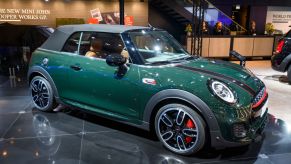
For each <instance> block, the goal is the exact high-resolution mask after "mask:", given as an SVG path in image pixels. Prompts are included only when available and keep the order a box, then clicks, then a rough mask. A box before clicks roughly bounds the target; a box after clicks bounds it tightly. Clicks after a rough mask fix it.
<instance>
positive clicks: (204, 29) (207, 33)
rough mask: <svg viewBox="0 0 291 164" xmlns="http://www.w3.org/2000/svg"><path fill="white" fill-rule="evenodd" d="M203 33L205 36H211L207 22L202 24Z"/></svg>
mask: <svg viewBox="0 0 291 164" xmlns="http://www.w3.org/2000/svg"><path fill="white" fill-rule="evenodd" d="M202 33H203V35H209V28H208V23H207V22H205V21H203V22H202Z"/></svg>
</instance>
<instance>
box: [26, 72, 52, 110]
mask: <svg viewBox="0 0 291 164" xmlns="http://www.w3.org/2000/svg"><path fill="white" fill-rule="evenodd" d="M30 93H31V98H32V102H33V103H34V105H35V107H36V108H37V109H38V110H40V111H45V112H49V111H52V110H53V108H54V107H55V106H56V105H55V103H54V96H53V90H52V87H51V85H50V83H49V82H48V81H47V80H46V79H45V78H43V77H41V76H35V77H34V78H33V79H32V80H31V82H30Z"/></svg>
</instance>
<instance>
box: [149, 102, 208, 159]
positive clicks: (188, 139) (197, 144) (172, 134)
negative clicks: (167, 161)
mask: <svg viewBox="0 0 291 164" xmlns="http://www.w3.org/2000/svg"><path fill="white" fill-rule="evenodd" d="M155 130H156V134H157V136H158V138H159V140H160V141H161V142H162V143H163V145H164V146H165V147H166V148H168V149H169V150H171V151H173V152H175V153H177V154H181V155H190V154H194V153H196V152H198V151H199V150H200V149H201V148H202V147H203V146H204V143H205V125H204V121H203V119H202V118H201V117H200V115H199V114H198V113H196V112H195V111H194V110H193V109H191V108H189V107H187V106H185V105H181V104H168V105H165V106H163V107H162V108H161V109H160V110H159V111H158V113H157V115H156V118H155Z"/></svg>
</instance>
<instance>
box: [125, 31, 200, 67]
mask: <svg viewBox="0 0 291 164" xmlns="http://www.w3.org/2000/svg"><path fill="white" fill-rule="evenodd" d="M142 31H145V32H153V31H160V32H164V33H166V34H167V36H168V38H169V39H171V41H172V42H173V43H174V44H175V45H177V46H179V48H181V50H182V51H183V54H184V55H183V56H184V57H183V58H179V59H178V60H177V58H175V59H174V60H167V61H164V60H161V61H158V62H153V63H150V62H147V61H146V60H145V59H144V57H143V55H142V54H141V53H140V51H139V50H138V48H137V47H136V45H135V43H134V42H133V41H132V39H131V35H130V33H131V32H140V33H142ZM122 37H123V40H124V42H125V43H124V44H125V46H126V48H127V49H128V51H129V53H130V54H132V55H131V56H132V59H133V60H134V61H133V64H138V65H167V64H173V63H180V62H184V61H185V60H186V58H187V59H190V58H195V57H196V56H193V55H190V54H189V53H188V52H187V50H185V48H184V47H183V46H182V45H181V44H180V43H179V42H178V41H177V40H176V39H175V38H174V37H173V36H172V35H171V34H169V33H168V32H167V31H165V30H161V29H154V28H145V29H135V30H128V31H126V32H124V33H123V34H122ZM130 51H131V52H130ZM185 56H186V58H185Z"/></svg>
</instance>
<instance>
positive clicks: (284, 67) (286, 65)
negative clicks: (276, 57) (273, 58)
mask: <svg viewBox="0 0 291 164" xmlns="http://www.w3.org/2000/svg"><path fill="white" fill-rule="evenodd" d="M290 65H291V54H289V55H287V56H286V57H285V59H283V61H282V63H281V65H280V70H282V71H283V72H286V71H288V68H289V67H290Z"/></svg>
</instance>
